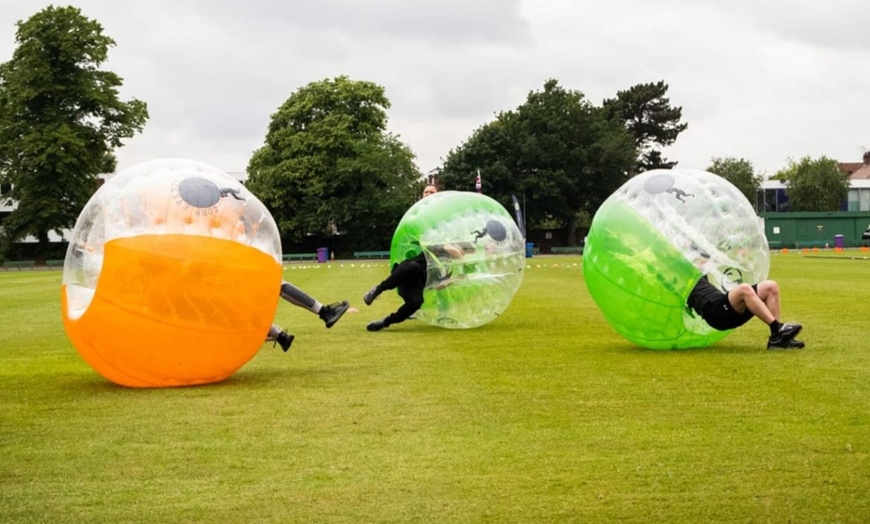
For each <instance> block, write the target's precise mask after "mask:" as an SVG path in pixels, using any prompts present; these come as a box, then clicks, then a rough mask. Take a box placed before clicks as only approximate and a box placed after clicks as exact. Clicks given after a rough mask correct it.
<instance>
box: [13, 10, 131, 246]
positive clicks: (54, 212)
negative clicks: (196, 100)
mask: <svg viewBox="0 0 870 524" xmlns="http://www.w3.org/2000/svg"><path fill="white" fill-rule="evenodd" d="M17 26H18V30H17V32H16V35H15V39H16V42H17V43H18V47H17V48H16V49H15V52H14V53H13V56H12V59H11V60H9V61H8V62H5V63H3V64H0V182H3V183H6V184H10V183H11V184H12V186H13V187H12V191H11V192H10V193H9V195H8V196H9V197H10V198H11V199H12V200H13V201H15V202H17V205H18V207H17V208H16V209H15V210H14V211H13V212H12V213H11V214H10V215H9V216H8V217H7V218H6V219H5V220H4V221H3V230H4V235H5V241H6V242H16V241H18V240H21V239H23V238H25V237H27V236H28V235H34V236H35V237H36V238H37V239H38V240H39V243H40V247H39V249H40V253H44V252H45V249H46V248H47V246H46V244H47V242H48V233H49V232H50V231H55V232H58V233H60V231H61V230H63V229H69V228H72V227H73V226H74V225H75V221H76V219H77V218H78V215H79V213H80V212H81V210H82V208H84V206H85V204H86V203H87V201H88V199H89V198H90V196H91V195H92V194H93V192H94V191H95V190H96V188H97V175H99V174H100V173H105V172H107V170H114V168H115V157H114V155H113V154H112V151H113V150H114V149H116V148H119V147H121V146H122V145H123V144H122V143H121V141H122V139H124V138H129V137H132V136H133V134H134V133H136V132H139V131H141V130H142V127H143V126H144V125H145V121H146V120H147V119H148V110H147V107H146V105H145V103H144V102H141V101H139V100H135V99H134V100H130V101H128V102H123V101H121V100H120V99H119V97H118V87H119V86H121V84H122V80H121V78H120V77H118V75H116V74H114V73H112V72H109V71H103V70H100V66H101V65H102V64H103V62H105V61H106V58H107V55H108V49H109V47H111V46H114V45H115V41H114V40H112V39H111V38H109V37H108V36H105V35H104V34H103V28H102V26H101V25H100V24H99V23H98V22H96V21H94V20H89V19H88V18H86V17H84V16H83V15H82V14H81V12H80V11H79V9H77V8H74V7H53V6H52V7H47V8H46V9H43V10H42V11H40V12H39V13H37V14H35V15H33V16H32V17H30V18H29V19H28V20H27V21H25V22H18V24H17Z"/></svg>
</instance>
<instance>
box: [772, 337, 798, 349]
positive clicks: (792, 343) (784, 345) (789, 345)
mask: <svg viewBox="0 0 870 524" xmlns="http://www.w3.org/2000/svg"><path fill="white" fill-rule="evenodd" d="M803 348H804V343H803V342H801V341H800V340H796V339H791V340H789V341H788V342H782V341H780V342H778V343H773V342H771V341H769V340H768V341H767V349H803Z"/></svg>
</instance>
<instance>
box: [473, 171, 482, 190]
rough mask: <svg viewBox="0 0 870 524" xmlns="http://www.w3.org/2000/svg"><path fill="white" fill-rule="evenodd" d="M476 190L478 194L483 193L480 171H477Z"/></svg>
mask: <svg viewBox="0 0 870 524" xmlns="http://www.w3.org/2000/svg"><path fill="white" fill-rule="evenodd" d="M474 189H476V190H477V192H478V193H480V192H481V191H483V183H481V181H480V169H478V170H477V179H476V180H475V181H474Z"/></svg>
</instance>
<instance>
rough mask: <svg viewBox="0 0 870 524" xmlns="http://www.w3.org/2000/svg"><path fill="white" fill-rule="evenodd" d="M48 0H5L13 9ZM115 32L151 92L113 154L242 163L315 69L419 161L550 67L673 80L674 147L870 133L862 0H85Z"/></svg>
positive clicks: (688, 162) (9, 46)
mask: <svg viewBox="0 0 870 524" xmlns="http://www.w3.org/2000/svg"><path fill="white" fill-rule="evenodd" d="M48 5H51V2H45V1H41V0H0V62H5V61H7V60H9V59H10V58H11V56H12V53H13V51H14V48H15V30H16V26H15V23H16V22H17V21H19V20H24V19H27V18H29V17H30V16H31V15H33V14H35V13H37V12H38V11H40V10H42V9H43V8H45V7H46V6H48ZM54 5H57V6H63V5H74V6H76V7H78V8H80V9H81V10H82V13H83V14H84V15H85V16H87V17H88V18H91V19H95V20H97V21H99V22H100V23H101V24H102V25H103V28H104V33H105V34H106V35H108V36H110V37H112V38H113V39H115V41H116V43H117V45H116V47H114V48H112V49H111V50H110V51H109V61H108V62H107V63H106V64H105V65H104V69H108V70H111V71H114V72H115V73H117V74H119V75H120V76H121V77H122V78H123V80H124V86H123V89H122V90H121V96H122V98H123V99H125V100H129V99H130V98H138V99H140V100H142V101H144V102H147V104H148V110H149V112H150V115H151V116H150V119H149V120H148V123H147V125H146V127H145V130H144V132H143V133H141V134H139V135H136V136H134V137H133V138H131V139H129V140H127V142H126V145H125V147H123V148H122V149H120V150H119V151H118V160H119V168H121V169H123V168H125V167H129V166H131V165H134V164H136V163H138V162H142V161H145V160H151V159H155V158H164V157H185V158H191V159H194V160H199V161H201V162H206V163H209V164H212V165H215V166H217V167H220V168H222V169H224V170H226V171H244V169H245V167H246V166H247V163H248V160H249V158H250V156H251V154H252V152H253V151H254V150H256V149H257V148H259V147H260V146H261V145H262V143H263V139H264V137H265V134H266V129H267V125H268V123H269V120H270V117H271V115H272V114H273V113H274V112H275V111H276V110H277V109H278V107H279V106H280V105H281V104H282V103H283V102H284V101H285V100H286V99H287V98H288V97H289V96H290V95H291V94H292V93H293V92H294V91H296V90H297V89H299V88H300V87H302V86H304V85H306V84H308V83H309V82H313V81H318V80H323V79H325V78H333V77H336V76H340V75H348V76H350V77H351V78H352V79H354V80H367V81H372V82H375V83H377V84H380V85H382V86H383V87H384V88H385V89H386V94H387V97H388V98H389V99H390V101H391V102H392V108H391V109H389V111H388V116H389V124H388V128H389V131H391V132H393V133H396V134H398V135H399V136H400V137H401V139H402V141H403V142H405V143H406V144H407V145H408V146H410V148H411V149H412V150H413V151H414V153H415V154H416V155H417V164H418V166H419V167H420V169H421V170H422V171H423V172H427V171H429V170H431V169H434V168H436V167H438V166H440V165H441V163H442V161H443V158H444V157H445V156H446V155H447V153H448V152H449V151H450V150H451V149H453V148H456V147H458V146H460V145H461V144H462V143H463V142H464V141H465V140H466V139H467V138H468V137H469V136H470V135H471V133H472V132H473V131H474V130H475V129H477V128H478V127H480V126H481V125H483V124H485V123H487V122H490V121H492V120H493V119H494V116H495V114H496V113H497V112H499V111H505V110H511V109H515V108H516V107H517V106H519V105H520V104H522V103H523V102H524V101H525V98H526V96H527V95H528V93H529V91H533V90H540V89H541V88H542V87H543V84H544V82H545V81H546V80H547V79H548V78H555V79H557V80H558V81H559V83H560V84H561V85H562V86H563V87H565V88H566V89H572V90H577V91H580V92H582V93H584V94H585V95H586V97H587V98H588V99H589V100H590V101H591V102H592V103H594V104H596V105H600V104H601V102H602V100H604V99H605V98H612V97H614V96H615V94H616V92H617V91H619V90H623V89H628V88H629V87H631V86H633V85H635V84H639V83H647V82H655V81H659V80H664V81H665V82H666V83H667V84H668V85H669V86H670V89H669V92H668V95H669V97H670V100H671V103H672V105H675V106H680V107H682V108H683V121H684V122H686V123H688V125H689V127H688V129H687V130H686V131H684V132H683V133H682V134H681V135H680V137H679V139H678V140H677V142H676V144H674V145H673V146H672V147H670V148H668V149H667V150H666V151H665V156H666V157H667V158H669V159H671V160H677V161H679V162H680V164H679V167H686V168H701V169H703V168H705V167H707V166H708V165H709V164H710V159H711V158H712V157H725V156H734V157H739V158H745V159H747V160H749V161H751V162H752V163H753V165H754V166H755V167H756V170H757V171H759V172H763V173H766V174H767V175H772V174H773V173H774V172H775V171H777V170H778V169H780V168H782V167H783V166H785V165H786V163H787V161H788V159H789V158H795V159H797V158H800V157H803V156H806V155H809V156H811V157H818V156H821V155H826V156H828V157H831V158H835V159H837V160H839V161H850V162H854V161H860V160H861V156H862V154H863V152H864V151H865V150H866V148H870V2H868V1H867V0H827V1H825V2H822V1H819V0H789V1H787V0H727V1H725V0H723V1H718V0H715V1H714V0H607V1H604V0H599V1H591V0H526V1H521V0H247V1H239V0H78V1H76V2H62V1H61V2H55V3H54Z"/></svg>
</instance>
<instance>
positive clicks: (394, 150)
mask: <svg viewBox="0 0 870 524" xmlns="http://www.w3.org/2000/svg"><path fill="white" fill-rule="evenodd" d="M389 107H390V102H389V100H388V99H387V97H386V95H385V92H384V88H383V87H381V86H379V85H377V84H374V83H372V82H365V81H355V80H351V79H350V78H348V77H346V76H341V77H337V78H334V79H331V80H330V79H327V80H321V81H317V82H312V83H310V84H308V85H306V86H304V87H302V88H300V89H299V90H297V91H296V92H294V93H293V94H291V96H290V97H289V98H288V99H287V100H286V101H285V102H284V104H282V105H281V107H280V108H279V109H278V111H277V112H276V113H275V114H274V115H272V120H271V122H270V124H269V129H268V132H267V134H266V139H265V143H264V144H263V146H262V147H261V148H260V149H258V150H257V151H256V152H255V153H254V155H253V157H252V158H251V160H250V162H249V164H248V176H249V178H248V182H247V185H248V187H249V188H250V189H251V191H253V192H254V193H255V194H257V195H258V196H259V198H260V199H261V200H263V202H264V203H265V204H266V205H267V206H268V207H269V209H270V210H271V212H272V214H273V216H274V217H275V220H276V221H277V222H278V226H279V228H280V229H281V232H282V235H283V236H284V237H285V238H288V239H291V240H293V241H299V240H300V239H302V237H304V236H306V235H317V236H320V237H329V236H331V235H336V234H341V235H346V237H345V238H347V239H349V240H350V245H352V246H353V247H372V248H375V247H377V248H383V246H387V245H389V242H390V238H391V237H392V233H393V230H394V229H395V226H396V224H397V223H398V221H399V220H400V219H401V217H402V215H403V214H404V212H405V211H406V210H407V208H408V206H409V205H411V204H412V203H413V202H414V200H415V197H416V195H417V191H418V190H419V178H420V176H421V174H420V172H419V170H418V169H417V167H416V166H415V164H414V154H413V153H412V152H411V150H410V149H409V148H408V147H407V146H405V145H404V144H403V143H402V142H401V141H400V140H399V138H398V137H397V136H395V135H393V134H390V133H388V132H387V131H386V128H387V114H386V110H387V109H389Z"/></svg>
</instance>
